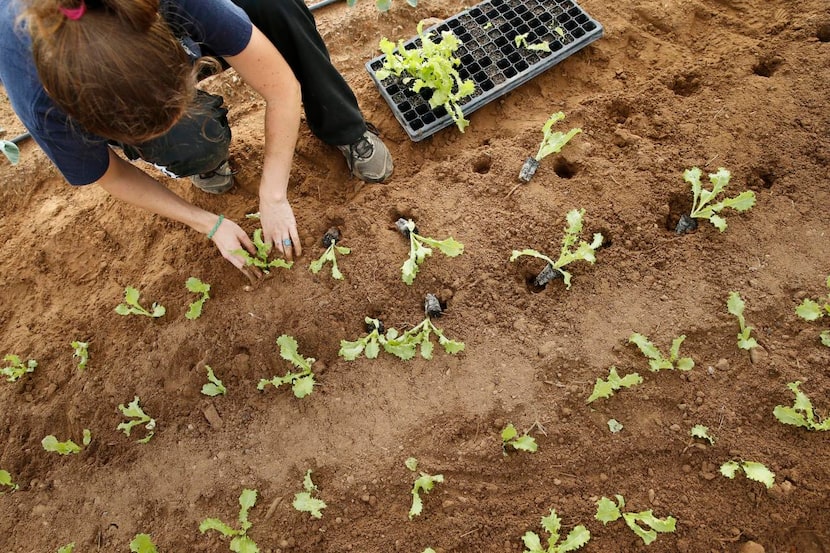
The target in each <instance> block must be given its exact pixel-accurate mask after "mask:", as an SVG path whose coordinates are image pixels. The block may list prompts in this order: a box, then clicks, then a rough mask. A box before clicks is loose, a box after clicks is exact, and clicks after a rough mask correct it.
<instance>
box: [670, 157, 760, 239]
mask: <svg viewBox="0 0 830 553" xmlns="http://www.w3.org/2000/svg"><path fill="white" fill-rule="evenodd" d="M702 174H703V172H702V171H701V170H700V169H699V168H697V167H692V168H691V169H686V170H685V171H684V172H683V180H685V181H686V182H688V183H689V184H691V185H692V211H691V213H689V214H688V215H686V214H685V213H684V214H683V215H682V216H681V217H680V221H678V223H677V227H675V232H676V233H677V234H683V233H684V232H688V231H690V230H694V229H696V228H697V221H695V219H708V220H709V222H710V223H712V224H713V225H715V228H717V229H718V230H719V231H721V232H723V231H725V230H726V219H724V218H723V217H721V216H720V215H719V213H720V212H721V211H723V210H724V209H726V208H727V207H729V208H732V209H734V210H735V211H738V212H744V211H747V210H748V209H751V208H752V206H754V205H755V192H753V191H752V190H746V191H744V192H741V193H740V194H738V195H737V196H735V197H734V198H726V199H724V200H721V201H719V202H716V203H713V204H710V202H711V201H712V200H714V199H715V198H716V197H717V196H718V195H719V194H720V193H721V192H723V190H724V189H725V188H726V186H727V185H728V184H729V179H730V178H731V177H732V174H731V173H730V172H729V171H727V170H726V169H724V168H723V167H720V168H719V169H718V172H717V173H709V180H710V181H711V182H712V190H706V189H705V188H703V185H702V184H701V183H700V177H701V175H702Z"/></svg>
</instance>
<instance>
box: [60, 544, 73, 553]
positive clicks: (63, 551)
mask: <svg viewBox="0 0 830 553" xmlns="http://www.w3.org/2000/svg"><path fill="white" fill-rule="evenodd" d="M74 550H75V542H72V543H67V544H66V545H64V546H63V547H61V548H59V549H58V553H72V552H73V551H74Z"/></svg>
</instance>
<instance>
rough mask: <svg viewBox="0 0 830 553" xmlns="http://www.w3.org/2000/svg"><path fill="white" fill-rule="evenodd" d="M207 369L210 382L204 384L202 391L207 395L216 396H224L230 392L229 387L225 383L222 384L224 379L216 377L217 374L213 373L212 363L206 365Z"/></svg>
mask: <svg viewBox="0 0 830 553" xmlns="http://www.w3.org/2000/svg"><path fill="white" fill-rule="evenodd" d="M205 369H206V370H207V379H208V382H207V383H206V384H204V385H203V386H202V393H203V394H204V395H206V396H210V397H216V396H220V395H221V396H224V395H225V394H227V393H228V389H227V388H225V385H224V384H222V381H221V380H219V379H218V378H216V375H215V374H213V369H212V368H210V365H205Z"/></svg>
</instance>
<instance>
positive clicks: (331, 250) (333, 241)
mask: <svg viewBox="0 0 830 553" xmlns="http://www.w3.org/2000/svg"><path fill="white" fill-rule="evenodd" d="M338 240H340V230H339V229H338V228H337V227H332V228H330V229H329V230H327V231H326V234H325V235H324V236H323V246H324V247H325V248H326V251H325V252H324V253H323V255H321V256H320V258H319V259H316V260H314V261H312V262H311V265H309V267H308V268H309V270H310V271H311V272H312V273H314V274H315V275H316V274H317V273H319V272H320V269H322V268H323V265H325V264H326V263H331V277H332V278H334V279H337V280H343V273H341V272H340V269H339V268H338V267H337V256H336V254H338V253H339V254H340V255H349V254H350V253H352V250H351V249H349V248H346V247H344V246H338V245H337V241H338Z"/></svg>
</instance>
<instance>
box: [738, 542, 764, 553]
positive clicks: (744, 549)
mask: <svg viewBox="0 0 830 553" xmlns="http://www.w3.org/2000/svg"><path fill="white" fill-rule="evenodd" d="M764 551H766V550H765V549H764V546H763V545H761V544H760V543H756V542H754V541H748V542H746V543H744V544H743V545H741V546H740V547H739V548H738V553H764Z"/></svg>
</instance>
